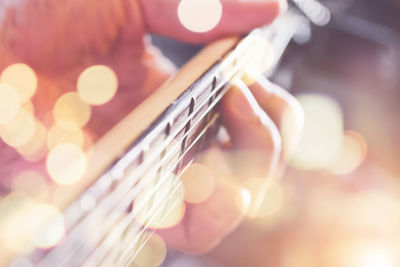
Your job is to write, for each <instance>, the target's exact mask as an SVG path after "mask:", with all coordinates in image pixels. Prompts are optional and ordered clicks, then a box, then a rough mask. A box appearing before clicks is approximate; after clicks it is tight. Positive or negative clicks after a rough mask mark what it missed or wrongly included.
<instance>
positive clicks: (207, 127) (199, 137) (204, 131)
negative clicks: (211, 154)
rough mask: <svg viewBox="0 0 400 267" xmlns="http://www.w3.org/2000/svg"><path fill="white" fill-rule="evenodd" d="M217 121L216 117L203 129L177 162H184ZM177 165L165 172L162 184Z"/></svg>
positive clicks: (161, 180)
mask: <svg viewBox="0 0 400 267" xmlns="http://www.w3.org/2000/svg"><path fill="white" fill-rule="evenodd" d="M215 121H216V117H215V118H213V119H212V120H211V121H210V122H209V124H208V125H207V126H205V129H203V131H202V132H201V133H200V134H199V135H198V137H197V138H196V139H195V140H194V141H193V143H192V144H191V145H190V146H189V147H188V148H187V149H186V151H185V152H184V153H183V154H182V155H181V156H180V157H179V159H178V160H177V162H181V161H182V159H183V158H184V156H185V155H186V154H187V152H188V151H189V150H190V149H191V148H193V146H194V145H195V144H196V143H197V142H198V141H199V140H200V139H201V137H202V136H203V135H204V134H205V133H206V131H207V130H208V129H209V127H210V126H211V125H212V124H213V123H214V122H215ZM177 144H179V142H178V143H177ZM176 165H177V164H175V165H174V166H172V167H170V169H168V170H167V171H166V172H165V174H164V175H163V177H162V178H161V179H160V183H162V182H163V179H165V178H166V177H167V176H168V175H170V173H171V172H172V171H173V169H174V168H175V166H176ZM157 188H158V186H157ZM157 188H155V189H153V190H152V191H154V192H152V193H155V192H156V190H157Z"/></svg>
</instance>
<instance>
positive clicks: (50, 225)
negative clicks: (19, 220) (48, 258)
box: [29, 204, 65, 248]
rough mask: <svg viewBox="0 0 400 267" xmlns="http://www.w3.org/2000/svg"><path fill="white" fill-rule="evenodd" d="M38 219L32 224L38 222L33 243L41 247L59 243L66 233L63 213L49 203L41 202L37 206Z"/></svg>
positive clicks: (49, 246)
mask: <svg viewBox="0 0 400 267" xmlns="http://www.w3.org/2000/svg"><path fill="white" fill-rule="evenodd" d="M35 214H36V217H37V219H36V220H35V221H34V222H32V221H31V222H29V223H30V224H34V225H35V224H37V225H36V227H35V229H37V231H35V236H34V239H33V243H34V244H35V245H36V246H38V247H40V248H51V247H53V246H55V245H57V244H58V243H59V242H60V241H61V239H62V237H63V236H64V234H65V225H64V219H63V216H62V213H61V212H60V211H59V210H58V209H57V208H56V207H54V206H52V205H49V204H39V205H37V206H36V208H35Z"/></svg>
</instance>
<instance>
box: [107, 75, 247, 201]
mask: <svg viewBox="0 0 400 267" xmlns="http://www.w3.org/2000/svg"><path fill="white" fill-rule="evenodd" d="M238 69H239V68H238ZM235 72H236V71H233V75H234V74H235ZM226 82H227V81H224V82H223V83H226ZM222 86H223V85H222ZM222 86H220V87H222ZM219 89H220V88H218V87H217V88H216V89H215V90H214V93H215V92H217V91H218V90H219ZM213 96H214V95H211V96H210V98H209V99H211V98H212V97H213ZM206 102H207V100H205V101H204V103H206ZM216 102H217V101H214V103H216ZM206 114H207V112H206V113H205V115H204V116H206ZM193 115H194V114H192V116H193ZM192 116H190V117H189V118H188V119H187V121H189V120H190V119H191V117H192ZM204 116H203V117H204ZM182 125H185V123H182ZM184 127H185V126H183V128H184ZM166 143H167V142H164V144H166ZM111 196H112V195H111ZM109 197H110V196H109Z"/></svg>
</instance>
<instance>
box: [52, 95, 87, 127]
mask: <svg viewBox="0 0 400 267" xmlns="http://www.w3.org/2000/svg"><path fill="white" fill-rule="evenodd" d="M91 114H92V110H91V107H90V106H89V105H88V104H86V103H84V102H83V101H82V100H81V99H80V98H79V96H78V94H77V93H74V92H70V93H66V94H64V95H63V96H61V97H60V98H59V99H58V100H57V102H56V104H55V106H54V109H53V117H54V120H55V121H56V122H67V123H73V124H76V125H79V126H80V127H83V126H85V125H86V123H88V121H89V119H90V116H91Z"/></svg>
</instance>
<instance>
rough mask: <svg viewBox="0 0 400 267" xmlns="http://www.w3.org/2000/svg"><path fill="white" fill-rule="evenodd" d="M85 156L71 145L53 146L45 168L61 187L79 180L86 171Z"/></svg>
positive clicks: (80, 150)
mask: <svg viewBox="0 0 400 267" xmlns="http://www.w3.org/2000/svg"><path fill="white" fill-rule="evenodd" d="M86 163H87V160H86V156H85V153H84V152H83V151H82V149H81V148H80V147H79V146H77V145H75V144H72V143H61V144H58V145H57V146H55V147H54V148H53V149H52V150H51V151H50V153H49V155H48V156H47V161H46V166H47V171H48V173H49V175H50V177H51V178H52V179H53V180H54V181H55V182H57V183H59V184H61V185H70V184H73V183H75V182H77V181H78V180H80V179H81V178H82V177H83V175H84V173H85V171H86Z"/></svg>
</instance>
